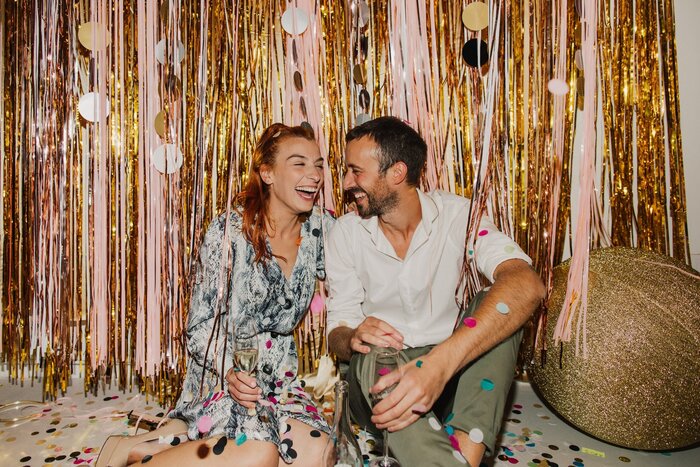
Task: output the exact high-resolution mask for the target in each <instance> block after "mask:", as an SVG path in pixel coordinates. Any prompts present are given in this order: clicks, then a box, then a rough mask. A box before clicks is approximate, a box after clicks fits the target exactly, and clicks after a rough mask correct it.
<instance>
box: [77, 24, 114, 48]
mask: <svg viewBox="0 0 700 467" xmlns="http://www.w3.org/2000/svg"><path fill="white" fill-rule="evenodd" d="M110 41H111V39H110V36H109V31H107V30H106V28H105V26H104V25H103V24H101V23H97V22H95V21H88V22H86V23H83V24H81V25H80V26H78V42H80V44H81V45H82V46H83V47H85V48H86V49H88V50H92V51H93V52H94V51H97V50H102V49H104V48H106V47H107V46H108V45H109V44H110Z"/></svg>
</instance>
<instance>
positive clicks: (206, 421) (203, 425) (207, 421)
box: [197, 415, 214, 433]
mask: <svg viewBox="0 0 700 467" xmlns="http://www.w3.org/2000/svg"><path fill="white" fill-rule="evenodd" d="M213 424H214V422H213V420H212V419H211V417H210V416H209V415H203V416H202V417H201V418H200V419H199V420H197V430H199V432H200V433H208V432H209V430H211V427H212V425H213Z"/></svg>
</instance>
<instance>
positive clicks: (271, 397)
mask: <svg viewBox="0 0 700 467" xmlns="http://www.w3.org/2000/svg"><path fill="white" fill-rule="evenodd" d="M267 400H269V401H270V402H272V403H273V404H276V403H277V398H276V397H274V396H270V397H268V398H267Z"/></svg>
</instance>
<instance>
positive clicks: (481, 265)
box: [474, 216, 532, 282]
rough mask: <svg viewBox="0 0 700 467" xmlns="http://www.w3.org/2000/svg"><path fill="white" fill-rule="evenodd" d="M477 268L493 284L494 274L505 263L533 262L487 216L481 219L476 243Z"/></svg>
mask: <svg viewBox="0 0 700 467" xmlns="http://www.w3.org/2000/svg"><path fill="white" fill-rule="evenodd" d="M474 259H475V260H476V266H477V268H478V269H479V272H481V273H482V274H483V275H484V277H486V278H487V279H488V280H489V281H491V282H493V281H494V279H493V273H494V271H495V270H496V268H497V267H498V265H499V264H501V263H502V262H504V261H508V260H510V259H521V260H523V261H525V262H526V263H527V264H530V265H531V264H532V260H531V259H530V257H529V256H528V255H526V254H525V252H524V251H523V250H522V249H521V248H520V246H518V244H517V243H515V241H513V240H512V239H511V238H510V237H508V236H507V235H505V234H504V233H502V232H501V231H499V230H498V228H496V226H495V225H494V224H493V222H491V219H489V218H488V217H486V216H483V217H482V218H481V222H480V223H479V230H478V231H477V233H476V242H475V243H474Z"/></svg>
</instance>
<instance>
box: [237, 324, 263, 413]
mask: <svg viewBox="0 0 700 467" xmlns="http://www.w3.org/2000/svg"><path fill="white" fill-rule="evenodd" d="M234 346H235V348H234V350H233V360H234V362H235V364H236V368H238V369H239V370H240V371H244V372H246V373H248V374H249V375H251V376H255V370H256V369H257V366H258V329H257V326H256V325H255V321H254V320H252V319H249V318H248V319H244V320H242V321H241V322H240V323H239V324H238V325H237V326H236V333H235V336H234ZM256 413H257V411H256V410H255V408H249V409H248V415H250V416H253V415H255V414H256Z"/></svg>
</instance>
